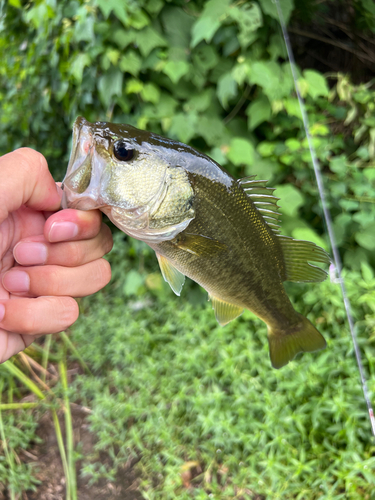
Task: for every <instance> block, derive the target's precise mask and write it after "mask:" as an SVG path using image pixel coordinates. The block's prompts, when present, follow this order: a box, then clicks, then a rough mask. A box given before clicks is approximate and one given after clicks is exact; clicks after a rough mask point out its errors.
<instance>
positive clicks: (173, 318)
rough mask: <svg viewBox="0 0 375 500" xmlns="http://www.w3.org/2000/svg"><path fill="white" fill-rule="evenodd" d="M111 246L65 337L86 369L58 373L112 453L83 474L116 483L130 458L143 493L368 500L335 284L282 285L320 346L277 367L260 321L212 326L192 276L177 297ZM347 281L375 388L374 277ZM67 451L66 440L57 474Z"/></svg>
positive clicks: (134, 249) (363, 431) (355, 395)
mask: <svg viewBox="0 0 375 500" xmlns="http://www.w3.org/2000/svg"><path fill="white" fill-rule="evenodd" d="M115 239H116V245H115V249H114V251H113V253H111V255H110V260H111V262H112V265H113V280H112V283H111V285H110V286H108V287H107V288H106V289H105V290H104V291H103V292H101V293H98V294H96V295H95V296H92V297H89V298H87V299H84V300H82V301H81V302H80V307H81V319H80V320H79V321H78V322H77V323H76V325H74V327H73V328H72V331H71V335H70V337H69V342H70V343H72V345H73V346H74V349H69V352H70V358H71V359H72V358H74V359H76V360H79V362H80V363H81V365H82V366H86V365H87V367H88V368H89V370H90V372H91V373H90V372H89V371H88V370H87V369H86V370H85V371H84V372H83V373H82V374H81V375H79V376H77V377H76V378H75V379H74V380H73V381H72V383H71V384H70V385H69V386H68V384H67V380H66V371H65V372H64V370H66V367H65V368H62V366H63V365H60V380H61V381H62V388H61V389H54V391H55V392H56V394H57V396H58V397H60V396H61V395H62V399H61V400H60V399H58V398H57V400H56V401H60V403H59V404H60V405H61V406H62V407H63V408H64V409H65V411H66V410H67V409H68V407H69V402H70V401H79V403H80V404H84V405H85V406H88V407H90V408H91V410H92V413H91V414H90V416H89V417H88V419H89V423H90V427H91V430H92V431H93V432H94V433H95V434H96V436H97V445H96V447H97V450H98V451H99V450H105V451H106V452H107V453H109V455H110V456H111V458H112V463H111V464H110V465H107V466H104V465H103V464H101V463H99V462H96V463H92V462H91V461H89V460H87V461H86V463H84V464H83V467H82V469H81V471H80V473H81V474H84V475H89V476H90V477H91V478H92V481H96V480H97V479H98V478H99V477H102V476H105V477H107V478H112V479H114V478H115V475H116V472H117V471H118V470H120V469H121V468H122V467H123V466H124V464H125V463H126V462H128V461H129V459H130V458H131V457H136V458H137V460H138V461H137V465H136V468H137V470H138V474H139V477H140V478H141V484H140V489H141V491H142V493H143V496H144V498H146V499H155V500H157V499H161V500H164V499H165V500H168V499H177V498H178V499H182V500H184V499H186V500H187V499H199V500H202V499H209V498H215V499H218V500H226V499H228V500H229V499H233V498H238V499H240V498H241V499H242V498H246V499H247V498H249V499H250V498H254V499H255V498H260V497H259V496H258V497H257V496H256V495H261V498H265V499H271V500H277V499H283V500H284V499H299V500H302V499H303V500H305V499H307V500H314V499H318V498H319V499H324V500H331V499H332V500H339V499H350V500H357V499H358V500H362V499H369V500H373V499H374V498H375V496H374V495H375V494H374V491H375V458H374V452H375V446H374V442H373V441H372V439H371V431H370V426H369V422H368V419H367V416H366V407H365V403H364V401H363V396H362V392H361V386H360V382H359V375H358V371H357V368H356V364H355V359H354V354H353V347H352V345H351V340H350V336H349V333H348V331H347V327H346V324H345V315H344V310H343V304H342V299H341V297H340V291H339V287H338V285H334V284H331V283H330V282H325V283H323V284H320V285H294V284H293V285H288V292H289V295H290V296H291V298H292V299H293V301H294V303H295V305H296V309H297V310H299V311H300V312H301V313H303V314H305V315H308V317H309V319H311V320H312V321H313V322H314V323H316V324H317V325H318V326H319V329H320V331H321V332H322V333H323V335H325V337H326V339H327V341H328V347H327V349H326V350H325V351H322V352H320V353H314V354H305V355H303V356H300V357H299V358H298V359H297V360H295V361H293V362H292V363H290V364H289V365H288V366H287V367H285V368H284V369H282V370H280V371H276V370H273V369H272V368H271V367H270V362H269V356H268V346H267V341H266V329H265V326H264V324H263V323H262V322H261V321H259V320H258V319H257V318H255V317H254V316H253V315H252V314H251V313H249V312H245V313H244V315H243V316H241V317H240V318H239V319H238V320H237V321H235V322H232V323H230V324H229V325H227V326H226V327H224V328H222V327H219V326H218V325H217V324H216V321H215V318H214V314H213V311H212V309H211V305H210V303H208V302H207V296H206V293H204V292H202V291H201V289H200V288H199V287H197V286H195V285H193V284H192V283H191V282H188V283H186V285H185V290H184V291H183V293H182V296H181V297H180V298H177V297H175V296H174V295H173V293H172V292H171V291H170V290H169V289H168V286H167V285H166V284H164V282H163V281H162V279H161V277H160V274H159V273H158V271H157V267H156V259H155V258H154V257H153V255H152V252H151V250H149V249H148V248H147V247H146V246H144V245H142V244H141V243H139V242H136V241H134V240H132V241H130V240H124V238H123V236H122V235H121V234H119V233H117V234H116V235H115ZM130 271H131V272H130ZM347 286H348V290H349V294H350V297H351V299H352V302H353V304H354V313H355V315H356V317H357V319H358V320H359V321H358V327H359V333H360V335H359V342H360V345H361V349H362V352H363V353H364V364H365V368H366V371H367V373H369V389H370V391H372V392H374V389H375V383H374V370H375V356H374V351H375V349H374V347H375V346H374V341H375V335H374V326H375V321H374V313H375V296H374V291H373V290H374V289H375V280H374V276H373V274H372V272H371V270H369V269H367V268H364V269H363V270H362V272H361V273H357V272H355V273H354V272H352V273H351V274H349V275H348V276H347ZM46 342H47V341H46ZM53 342H54V341H53ZM63 345H65V346H67V347H68V346H69V345H70V344H69V343H67V342H66V339H65V340H64V341H63ZM50 348H51V350H52V352H51V355H52V356H53V355H54V354H55V355H56V352H57V351H56V346H54V345H51V346H50ZM13 366H14V365H13ZM8 380H10V379H8ZM6 384H7V387H8V391H9V390H10V383H9V381H7V382H6ZM16 389H17V388H14V389H13V390H14V391H16ZM17 390H18V389H17ZM4 404H5V402H4ZM32 411H33V410H26V411H25V410H23V415H27V418H30V416H31V415H32V413H31V412H32ZM12 414H13V413H12V412H11V411H9V412H3V417H4V416H5V415H12ZM65 415H66V418H67V420H66V426H67V428H68V429H69V428H70V427H71V422H70V421H69V418H70V417H69V414H68V413H65ZM5 425H8V430H9V431H10V430H11V427H9V424H5ZM25 444H26V446H27V442H26V443H25ZM18 446H20V444H18ZM71 447H72V442H71V441H69V439H68V441H67V443H66V468H67V474H69V471H71V470H72V456H73V455H72V453H71V452H72V448H71ZM16 448H17V446H14V445H12V449H16ZM69 450H70V451H69ZM69 454H70V455H69ZM0 470H1V469H0ZM0 474H1V472H0ZM2 480H4V479H2V477H1V475H0V481H2ZM30 481H31V478H30ZM73 481H74V478H73ZM71 498H74V496H72V497H71Z"/></svg>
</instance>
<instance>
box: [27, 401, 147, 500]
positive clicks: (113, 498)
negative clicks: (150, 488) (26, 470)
mask: <svg viewBox="0 0 375 500" xmlns="http://www.w3.org/2000/svg"><path fill="white" fill-rule="evenodd" d="M71 411H72V420H73V431H74V441H75V445H77V443H79V446H80V451H81V452H82V454H83V455H84V456H85V457H93V461H96V462H97V461H99V462H100V463H108V464H109V463H110V458H109V457H108V455H106V454H105V453H100V454H98V452H96V451H95V449H94V445H95V436H94V434H92V433H91V432H90V430H89V426H88V424H87V410H86V409H84V408H82V407H80V406H78V405H74V404H72V405H71ZM59 419H60V425H61V429H64V422H63V418H62V417H60V416H59ZM37 434H38V436H39V437H40V438H41V439H42V440H43V443H42V444H40V445H37V446H35V447H34V448H33V449H31V450H28V451H27V452H24V453H23V457H22V458H24V461H25V462H32V463H33V464H34V465H35V467H36V470H37V473H36V474H35V475H36V477H37V478H38V479H39V481H41V484H40V485H39V486H38V489H37V491H35V492H27V494H24V496H23V500H25V499H27V500H65V476H64V471H63V467H62V463H61V458H60V453H59V449H58V445H57V440H56V434H55V428H54V425H53V422H52V418H51V415H50V414H49V413H46V414H45V415H43V417H42V418H41V420H40V424H39V428H38V432H37ZM94 457H95V458H94ZM81 464H82V462H80V461H78V462H77V463H76V470H77V489H78V498H79V500H99V499H100V500H117V499H118V500H120V499H121V500H124V499H126V500H142V499H143V496H142V495H141V493H140V492H139V491H138V485H139V478H138V477H137V474H136V472H135V470H134V461H133V462H129V463H127V464H126V465H125V466H124V468H123V469H122V470H121V471H119V473H118V474H117V477H116V480H115V482H113V483H112V482H109V481H107V480H100V481H99V482H98V483H96V484H94V485H89V484H88V483H89V479H88V478H82V477H80V474H79V471H80V467H81Z"/></svg>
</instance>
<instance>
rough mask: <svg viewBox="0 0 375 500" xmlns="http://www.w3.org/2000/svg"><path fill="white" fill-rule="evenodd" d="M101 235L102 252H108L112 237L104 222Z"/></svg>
mask: <svg viewBox="0 0 375 500" xmlns="http://www.w3.org/2000/svg"><path fill="white" fill-rule="evenodd" d="M103 226H104V227H103V237H102V248H103V251H104V254H107V253H109V252H110V251H111V250H112V248H113V238H112V233H111V230H110V229H109V227H108V226H107V225H106V224H103Z"/></svg>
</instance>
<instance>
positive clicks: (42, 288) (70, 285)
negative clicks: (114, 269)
mask: <svg viewBox="0 0 375 500" xmlns="http://www.w3.org/2000/svg"><path fill="white" fill-rule="evenodd" d="M110 279H111V268H110V265H109V263H108V262H107V261H106V260H104V259H97V260H94V261H93V262H88V263H87V264H84V265H82V266H78V267H62V266H56V265H51V266H36V267H15V268H13V269H12V270H10V271H8V272H7V273H5V274H4V276H3V287H4V288H5V289H6V290H8V292H9V293H11V294H16V295H18V296H22V297H41V296H51V295H52V296H66V295H67V296H70V297H84V296H86V295H91V294H93V293H95V292H97V291H98V290H100V289H101V288H103V287H104V286H105V285H106V284H107V283H109V281H110Z"/></svg>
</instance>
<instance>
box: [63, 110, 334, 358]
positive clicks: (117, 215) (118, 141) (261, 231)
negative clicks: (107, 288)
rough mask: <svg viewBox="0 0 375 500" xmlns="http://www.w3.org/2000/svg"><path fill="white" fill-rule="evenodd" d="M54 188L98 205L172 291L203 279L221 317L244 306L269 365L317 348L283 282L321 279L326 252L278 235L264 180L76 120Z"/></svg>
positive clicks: (143, 135)
mask: <svg viewBox="0 0 375 500" xmlns="http://www.w3.org/2000/svg"><path fill="white" fill-rule="evenodd" d="M63 186H64V206H65V207H71V208H79V209H82V210H89V209H93V208H100V209H101V210H102V211H103V212H104V213H106V214H107V215H108V217H109V218H110V219H111V220H112V221H113V222H114V224H116V225H117V226H118V227H119V228H120V229H122V230H123V231H124V232H126V233H127V234H128V235H130V236H133V237H135V238H138V239H140V240H143V241H145V242H146V243H147V244H148V245H149V246H150V247H151V248H153V249H154V250H155V252H156V255H157V258H158V261H159V265H160V268H161V272H162V274H163V277H164V279H165V280H166V281H167V282H168V283H169V284H170V286H171V288H172V289H173V290H174V292H175V293H177V294H178V295H179V294H180V292H181V289H182V286H183V283H184V279H185V276H188V277H190V278H191V279H193V280H194V281H196V282H197V283H199V284H200V285H201V286H203V287H204V288H205V289H206V290H207V291H208V293H209V297H210V299H211V301H212V306H213V308H214V310H215V315H216V318H217V320H218V321H219V323H220V324H222V325H224V324H226V323H228V322H229V321H231V320H233V319H234V318H236V317H237V316H239V315H240V314H241V312H242V311H243V309H244V308H247V309H249V310H251V311H252V312H253V313H255V314H256V315H257V316H258V317H259V318H261V319H262V320H263V321H264V322H265V323H266V324H267V326H268V340H269V345H270V355H271V361H272V365H273V366H274V367H276V368H280V367H281V366H283V365H285V364H286V363H288V362H289V361H290V360H291V359H293V358H294V357H295V355H296V354H297V353H299V352H303V351H314V350H318V349H321V348H323V347H325V341H324V339H323V337H322V336H321V334H320V333H319V332H318V331H317V330H316V329H315V328H314V326H313V325H312V324H311V323H310V322H309V320H307V319H306V318H304V317H303V316H302V315H300V314H299V313H297V312H296V311H295V310H294V308H293V306H292V304H291V302H290V301H289V298H288V296H287V295H286V292H285V290H284V286H283V281H286V280H290V281H322V280H323V279H324V278H325V275H326V273H325V272H324V271H323V270H322V269H320V268H319V267H315V266H312V265H311V264H310V262H319V263H328V262H329V257H328V255H327V254H326V253H325V252H324V250H322V249H321V248H319V247H317V246H316V245H314V244H313V243H310V242H305V241H299V240H293V239H292V238H288V237H285V236H281V235H279V234H278V226H277V225H276V224H277V218H278V212H277V204H276V202H277V199H276V198H274V197H273V195H272V194H271V193H272V190H270V188H267V187H266V181H261V180H255V179H254V178H247V179H243V180H235V179H234V178H233V177H232V176H230V175H229V174H228V173H227V172H226V171H225V170H224V169H222V168H221V167H220V165H218V164H217V163H216V162H214V161H213V160H211V159H210V158H209V157H207V156H206V155H203V154H201V153H199V152H198V151H196V150H194V149H193V148H191V147H189V146H186V145H184V144H182V143H178V142H175V141H172V140H170V139H165V138H163V137H161V136H157V135H156V134H152V133H149V132H145V131H139V130H137V129H135V128H133V127H130V126H127V125H117V124H108V123H104V122H98V123H95V124H90V123H89V122H87V121H86V120H84V119H83V118H78V119H77V120H76V123H75V125H74V130H73V149H72V154H71V158H70V162H69V166H68V171H67V175H66V177H65V179H64V183H63ZM275 223H276V224H275Z"/></svg>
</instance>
